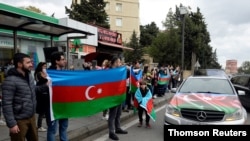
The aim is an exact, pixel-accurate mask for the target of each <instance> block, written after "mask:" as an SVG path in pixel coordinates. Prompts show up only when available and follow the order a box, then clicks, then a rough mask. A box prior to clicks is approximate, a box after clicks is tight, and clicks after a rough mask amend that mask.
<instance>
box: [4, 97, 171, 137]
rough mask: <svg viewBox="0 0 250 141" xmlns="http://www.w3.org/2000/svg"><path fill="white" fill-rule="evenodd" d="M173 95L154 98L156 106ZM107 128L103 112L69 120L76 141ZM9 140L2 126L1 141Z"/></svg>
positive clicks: (124, 117)
mask: <svg viewBox="0 0 250 141" xmlns="http://www.w3.org/2000/svg"><path fill="white" fill-rule="evenodd" d="M172 95H173V93H166V94H165V96H163V97H157V98H156V99H154V105H155V108H157V107H160V106H162V105H164V104H165V103H166V101H167V100H168V99H169V98H170V97H171V96H172ZM133 116H137V114H134V111H133V110H131V111H129V113H127V112H122V116H121V122H122V121H124V120H127V119H128V118H131V117H133ZM43 126H44V127H46V123H45V119H44V120H43ZM107 128H108V124H107V121H106V120H103V119H102V112H100V113H98V114H96V115H93V116H90V117H82V118H72V119H70V120H69V127H68V138H69V140H70V141H76V140H79V139H83V138H86V137H88V136H91V135H93V134H94V133H97V132H99V131H101V130H104V129H107ZM46 133H47V132H38V135H39V141H46ZM57 133H58V131H57ZM9 140H10V139H9V129H8V128H7V126H0V141H9Z"/></svg>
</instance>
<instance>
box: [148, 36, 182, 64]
mask: <svg viewBox="0 0 250 141" xmlns="http://www.w3.org/2000/svg"><path fill="white" fill-rule="evenodd" d="M178 36H179V35H178V34H177V33H176V32H174V31H166V32H162V33H159V35H158V36H157V38H155V39H154V41H153V43H152V45H151V47H150V48H149V54H150V56H152V57H153V58H154V61H155V62H158V63H159V64H172V65H175V66H176V65H179V64H180V61H181V60H180V59H179V58H180V56H181V52H180V42H179V38H178Z"/></svg>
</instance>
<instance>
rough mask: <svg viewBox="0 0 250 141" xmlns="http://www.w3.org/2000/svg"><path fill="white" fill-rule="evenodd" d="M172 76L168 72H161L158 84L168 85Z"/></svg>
mask: <svg viewBox="0 0 250 141" xmlns="http://www.w3.org/2000/svg"><path fill="white" fill-rule="evenodd" d="M170 78H171V75H170V74H167V75H166V74H163V73H159V77H158V84H159V85H168V84H169V80H170Z"/></svg>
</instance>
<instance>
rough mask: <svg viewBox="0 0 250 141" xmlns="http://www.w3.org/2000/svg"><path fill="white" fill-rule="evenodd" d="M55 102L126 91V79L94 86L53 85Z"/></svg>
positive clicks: (99, 96) (87, 98)
mask: <svg viewBox="0 0 250 141" xmlns="http://www.w3.org/2000/svg"><path fill="white" fill-rule="evenodd" d="M52 91H53V95H52V101H53V102H82V101H88V100H93V99H98V98H103V97H107V96H116V95H121V94H124V93H126V80H122V81H119V82H109V83H103V84H99V85H94V86H53V87H52Z"/></svg>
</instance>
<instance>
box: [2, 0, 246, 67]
mask: <svg viewBox="0 0 250 141" xmlns="http://www.w3.org/2000/svg"><path fill="white" fill-rule="evenodd" d="M0 2H1V3H4V4H8V5H12V6H16V7H20V6H29V5H32V6H35V7H37V8H39V9H40V10H41V11H43V12H45V13H46V14H47V15H52V14H53V13H55V15H54V16H55V17H56V18H64V17H67V15H66V14H65V6H67V7H70V5H71V2H72V1H71V0H60V1H59V0H0ZM139 2H140V11H139V12H140V15H139V16H140V24H141V25H147V24H150V23H151V22H155V23H156V24H157V26H158V27H159V28H160V29H164V28H163V27H162V21H165V18H166V15H167V13H168V11H169V9H170V8H172V9H173V11H175V7H176V6H179V5H180V4H182V5H183V6H186V7H190V8H191V9H190V11H192V12H196V11H197V8H199V9H200V12H201V13H202V14H203V17H204V20H205V22H206V24H207V30H208V32H209V33H210V38H211V42H210V43H209V44H210V45H211V46H212V48H213V51H214V50H216V52H217V58H218V62H219V63H220V64H221V65H222V66H223V68H224V67H225V65H226V60H232V59H233V60H237V62H238V63H237V66H238V67H240V66H241V65H242V63H243V62H244V61H250V60H249V59H250V55H249V54H248V53H250V41H249V40H250V18H249V15H250V8H249V5H250V1H248V0H237V1H236V0H139Z"/></svg>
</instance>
